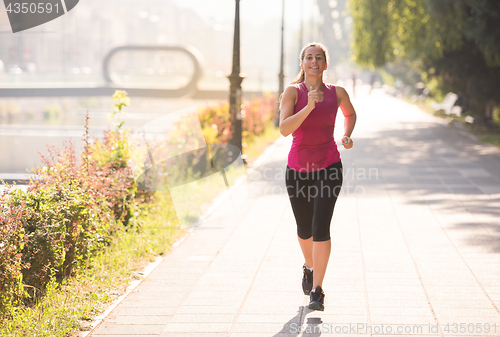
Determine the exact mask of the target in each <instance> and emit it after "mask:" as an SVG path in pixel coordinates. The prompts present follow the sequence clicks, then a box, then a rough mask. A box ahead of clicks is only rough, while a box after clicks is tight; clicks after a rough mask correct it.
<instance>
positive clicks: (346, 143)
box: [342, 136, 354, 149]
mask: <svg viewBox="0 0 500 337" xmlns="http://www.w3.org/2000/svg"><path fill="white" fill-rule="evenodd" d="M342 145H344V147H345V148H346V149H350V148H352V146H353V145H354V143H353V142H352V139H351V137H348V136H344V137H342Z"/></svg>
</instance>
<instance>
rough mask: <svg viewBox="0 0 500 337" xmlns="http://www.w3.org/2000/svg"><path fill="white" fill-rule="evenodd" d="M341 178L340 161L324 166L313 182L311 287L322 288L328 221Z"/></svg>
mask: <svg viewBox="0 0 500 337" xmlns="http://www.w3.org/2000/svg"><path fill="white" fill-rule="evenodd" d="M342 180H343V175H342V162H338V163H335V164H332V165H330V166H329V167H328V168H326V170H325V171H323V172H322V174H321V175H319V179H318V180H317V181H316V184H315V186H316V188H317V190H315V193H316V196H315V198H314V221H313V241H314V242H313V265H314V280H313V289H316V287H317V286H320V287H321V288H323V279H324V277H325V273H326V267H327V266H328V260H329V259H330V252H331V247H332V243H331V240H330V223H331V221H332V217H333V209H334V207H335V203H336V202H337V197H338V196H339V194H340V189H341V187H342Z"/></svg>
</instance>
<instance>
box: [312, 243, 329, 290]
mask: <svg viewBox="0 0 500 337" xmlns="http://www.w3.org/2000/svg"><path fill="white" fill-rule="evenodd" d="M331 248H332V241H331V240H328V241H319V242H313V249H312V258H313V265H314V278H313V289H316V287H317V286H320V287H321V288H323V279H324V278H325V273H326V266H328V260H329V259H330V251H331Z"/></svg>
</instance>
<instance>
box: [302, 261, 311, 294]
mask: <svg viewBox="0 0 500 337" xmlns="http://www.w3.org/2000/svg"><path fill="white" fill-rule="evenodd" d="M302 271H303V272H304V276H302V290H303V291H304V295H309V293H310V292H311V290H312V288H313V271H312V270H309V269H307V268H306V265H305V264H304V265H303V266H302Z"/></svg>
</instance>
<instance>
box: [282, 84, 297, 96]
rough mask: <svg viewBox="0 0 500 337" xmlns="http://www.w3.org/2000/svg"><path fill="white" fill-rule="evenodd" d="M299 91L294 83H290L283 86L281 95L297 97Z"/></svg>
mask: <svg viewBox="0 0 500 337" xmlns="http://www.w3.org/2000/svg"><path fill="white" fill-rule="evenodd" d="M298 92H299V88H298V87H297V85H296V84H290V85H289V86H287V87H286V88H285V91H284V92H283V95H286V96H289V97H295V98H297V96H298Z"/></svg>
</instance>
